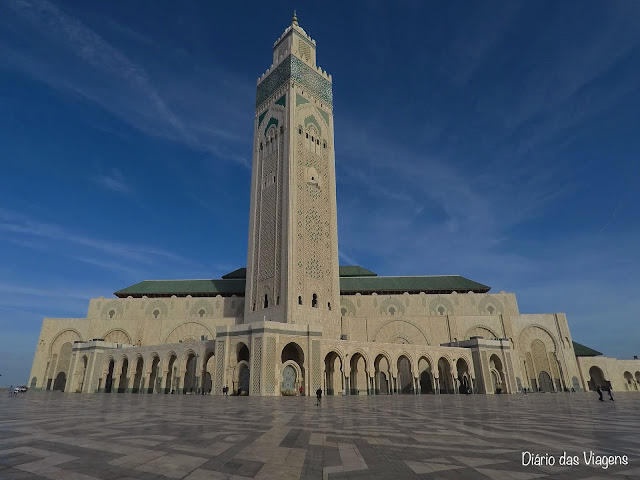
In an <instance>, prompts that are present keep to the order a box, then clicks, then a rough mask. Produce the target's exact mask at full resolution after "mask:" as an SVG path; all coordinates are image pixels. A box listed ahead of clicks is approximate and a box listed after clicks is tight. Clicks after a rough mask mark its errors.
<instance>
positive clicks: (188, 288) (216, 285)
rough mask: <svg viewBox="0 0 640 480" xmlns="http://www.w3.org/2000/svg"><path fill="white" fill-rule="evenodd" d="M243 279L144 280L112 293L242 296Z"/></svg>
mask: <svg viewBox="0 0 640 480" xmlns="http://www.w3.org/2000/svg"><path fill="white" fill-rule="evenodd" d="M244 284H245V279H244V278H240V279H232V280H145V281H143V282H140V283H136V284H135V285H131V286H130V287H127V288H124V289H122V290H118V291H117V292H115V293H114V295H115V296H116V297H120V298H126V297H128V296H129V295H131V296H132V297H142V296H143V295H146V296H148V297H170V296H172V295H177V296H179V297H185V296H187V295H193V296H203V297H209V296H215V295H226V296H230V295H238V296H244Z"/></svg>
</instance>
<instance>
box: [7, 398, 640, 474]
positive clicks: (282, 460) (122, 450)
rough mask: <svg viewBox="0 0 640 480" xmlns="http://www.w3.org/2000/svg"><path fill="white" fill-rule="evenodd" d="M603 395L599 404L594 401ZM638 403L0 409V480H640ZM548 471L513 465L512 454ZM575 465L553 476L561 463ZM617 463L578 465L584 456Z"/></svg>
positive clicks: (150, 403) (358, 401)
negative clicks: (625, 460)
mask: <svg viewBox="0 0 640 480" xmlns="http://www.w3.org/2000/svg"><path fill="white" fill-rule="evenodd" d="M605 397H606V396H605ZM639 405H640V399H639V398H638V396H637V395H634V394H623V393H621V394H618V395H617V397H616V402H610V401H606V402H598V401H597V395H596V394H593V393H582V394H568V393H560V394H533V395H527V396H525V395H470V396H465V395H421V396H410V395H402V396H372V397H367V396H359V397H358V396H349V397H328V398H324V399H323V404H322V406H321V407H320V408H318V407H316V405H315V398H312V397H277V398H269V397H267V398H265V397H227V398H224V397H210V396H195V395H131V394H103V395H65V394H62V393H59V392H34V393H26V394H21V395H20V396H18V397H17V398H9V397H6V396H3V397H2V398H0V479H21V478H49V479H59V480H80V479H84V480H89V479H105V480H106V479H128V478H138V479H159V478H169V479H178V478H185V479H188V480H204V479H234V480H240V479H247V478H255V479H298V478H302V479H307V478H314V479H316V478H317V479H329V480H338V479H347V478H363V479H365V478H366V479H369V478H371V479H393V480H399V479H405V478H425V479H427V478H428V479H436V478H442V479H484V478H490V479H496V480H502V479H504V480H508V479H517V480H525V479H530V478H554V479H556V478H567V479H569V478H570V479H586V478H589V479H599V478H620V479H623V478H633V479H640V413H639V412H638V406H639ZM523 451H529V452H532V453H537V454H545V453H546V454H549V455H551V456H553V457H555V459H556V465H554V466H522V452H523ZM565 451H566V452H567V453H569V454H575V455H579V463H580V464H579V465H578V466H559V465H558V460H559V457H560V456H561V455H562V454H563V452H565ZM584 451H586V452H590V451H593V452H594V454H596V455H600V456H601V455H619V456H622V455H627V456H628V457H629V464H628V465H626V466H619V465H618V466H610V467H609V468H607V469H603V468H601V467H600V466H585V465H584V458H583V452H584Z"/></svg>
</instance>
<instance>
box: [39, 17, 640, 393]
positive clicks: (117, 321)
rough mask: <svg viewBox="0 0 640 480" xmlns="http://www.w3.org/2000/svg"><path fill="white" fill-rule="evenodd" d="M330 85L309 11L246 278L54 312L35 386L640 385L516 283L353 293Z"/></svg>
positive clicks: (269, 99)
mask: <svg viewBox="0 0 640 480" xmlns="http://www.w3.org/2000/svg"><path fill="white" fill-rule="evenodd" d="M331 88H332V79H331V76H330V75H328V74H327V73H326V72H324V71H323V70H322V69H320V68H318V67H317V65H316V44H315V41H313V40H312V39H311V38H310V37H309V36H308V35H307V34H306V32H305V31H304V30H303V29H302V28H300V26H299V25H298V24H297V20H296V19H295V18H294V22H293V23H292V25H291V26H290V27H288V28H287V29H286V30H285V32H284V33H283V35H282V36H281V37H280V38H279V39H278V40H277V41H276V43H275V45H274V49H273V65H272V66H271V67H270V68H269V69H268V70H267V72H265V74H264V75H263V76H262V77H261V78H260V79H258V85H257V92H256V111H255V122H254V128H255V131H254V145H253V147H254V151H253V173H252V180H251V203H250V209H251V211H250V226H249V248H248V254H247V269H246V275H243V274H238V273H237V272H232V274H229V276H231V277H230V278H235V280H225V281H224V282H227V283H225V285H231V284H233V285H235V286H234V287H233V288H231V287H229V288H230V289H228V290H227V291H224V292H222V293H220V290H215V289H216V288H218V287H216V285H214V284H215V283H216V282H218V283H219V284H220V285H221V284H222V283H224V282H223V280H222V279H221V280H219V281H202V282H204V283H205V284H207V282H209V283H210V284H211V285H208V286H207V285H205V286H204V287H202V288H205V290H201V291H199V292H196V291H194V290H193V289H196V290H197V288H200V287H194V286H193V285H189V286H187V287H184V288H183V287H180V286H177V287H175V290H167V287H166V284H163V285H159V286H156V287H153V288H156V290H153V288H151V293H148V292H149V291H150V290H149V289H148V288H147V289H146V290H144V292H147V293H140V292H138V293H136V292H132V294H131V295H129V294H128V293H126V292H128V291H131V289H132V288H133V287H130V288H129V289H125V290H123V291H121V292H116V294H117V295H118V296H119V297H120V298H113V299H105V298H102V297H101V298H96V299H92V300H90V302H89V309H88V312H87V316H86V318H66V319H54V318H45V319H44V320H43V323H42V330H41V332H40V338H39V339H38V345H37V348H36V353H35V357H34V362H33V367H32V370H31V378H30V381H29V385H30V386H31V387H32V388H33V389H36V390H38V389H45V390H51V389H57V390H64V391H66V392H82V393H95V392H108V393H118V392H119V393H123V392H131V393H174V392H175V393H191V392H193V393H213V394H217V395H220V394H222V389H223V387H225V386H228V387H229V389H230V392H235V393H238V392H240V393H241V394H243V395H244V394H249V395H269V396H278V395H295V394H300V393H302V394H305V395H307V394H313V393H314V392H315V390H317V389H318V388H321V389H322V390H323V391H325V392H326V393H327V394H341V393H342V394H353V395H366V394H399V393H411V394H417V393H438V394H444V393H488V394H492V393H496V392H498V393H516V392H518V391H522V389H524V388H527V389H531V390H539V389H542V390H545V391H561V390H566V389H571V388H573V389H576V390H581V389H588V388H591V389H594V388H595V387H596V386H606V385H611V386H613V388H614V389H617V390H630V391H636V390H638V383H640V361H638V360H629V361H617V360H615V359H607V358H596V357H588V358H579V359H578V360H576V352H575V350H574V345H573V341H572V339H571V334H570V331H569V326H568V323H567V319H566V317H565V315H564V314H561V313H558V314H535V315H523V314H521V313H520V312H519V310H518V304H517V301H516V297H515V295H514V294H512V293H505V292H500V293H496V294H489V293H487V291H488V290H489V287H485V286H483V285H481V284H477V283H475V282H471V281H467V280H466V279H463V280H465V282H466V283H465V282H462V283H459V285H462V286H461V287H459V288H458V287H455V288H454V287H451V286H450V285H451V279H450V278H444V277H443V278H444V279H443V280H441V282H443V283H441V285H440V286H438V285H436V286H433V285H434V282H436V283H437V281H436V280H433V279H430V278H429V277H412V278H413V279H412V278H409V277H392V278H395V279H402V278H404V279H405V280H406V279H407V278H409V280H408V283H406V284H407V285H413V287H411V288H409V287H407V288H406V289H404V288H400V287H398V286H397V285H398V284H399V283H398V282H395V281H393V282H389V281H387V280H385V278H384V277H378V278H379V279H380V281H373V282H372V281H371V277H370V276H369V277H367V276H366V275H369V274H372V275H374V276H375V274H373V273H372V272H368V271H366V270H364V269H360V270H362V271H364V272H365V273H364V275H365V276H364V277H362V278H360V277H358V275H360V274H358V275H352V277H357V278H356V280H357V281H356V283H358V282H359V283H360V284H362V288H356V289H355V290H354V288H351V289H343V291H341V280H343V279H344V278H343V277H340V273H339V272H340V268H341V267H339V266H338V239H337V207H336V181H335V180H336V176H335V152H334V130H333V97H332V90H331ZM349 268H358V267H349ZM367 272H368V273H367ZM233 274H235V276H233ZM225 277H227V276H225ZM223 278H224V277H223ZM416 279H417V280H416ZM187 282H192V283H193V282H196V281H187ZM234 282H235V283H234ZM143 283H144V282H143ZM383 284H384V285H387V287H384V288H383V287H380V288H378V287H376V286H375V285H383ZM238 285H240V287H238ZM388 285H391V287H389V286H388ZM394 285H396V286H394ZM416 285H417V286H416ZM428 285H432V286H431V287H428ZM446 285H449V286H448V287H447V286H446ZM465 285H466V286H465ZM206 288H209V290H207V289H206ZM190 289H191V290H190ZM234 289H235V290H234ZM390 289H393V291H392V292H391V291H390ZM133 290H135V288H133ZM123 292H125V293H123ZM141 292H142V291H141ZM215 292H218V293H215ZM443 292H446V293H443ZM192 294H193V296H192Z"/></svg>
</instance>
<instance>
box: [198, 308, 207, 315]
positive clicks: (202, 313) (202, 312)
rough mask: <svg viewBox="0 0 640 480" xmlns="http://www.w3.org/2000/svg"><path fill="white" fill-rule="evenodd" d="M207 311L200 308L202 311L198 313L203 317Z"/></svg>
mask: <svg viewBox="0 0 640 480" xmlns="http://www.w3.org/2000/svg"><path fill="white" fill-rule="evenodd" d="M204 314H205V311H204V309H203V308H201V309H200V311H199V312H198V315H200V316H201V317H204Z"/></svg>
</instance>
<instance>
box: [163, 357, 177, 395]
mask: <svg viewBox="0 0 640 480" xmlns="http://www.w3.org/2000/svg"><path fill="white" fill-rule="evenodd" d="M177 359H178V358H177V357H176V356H175V355H171V356H170V357H169V361H168V364H167V373H166V377H165V384H164V385H165V388H164V393H175V389H174V386H175V378H176V370H177V368H176V365H175V364H176V360H177Z"/></svg>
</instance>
